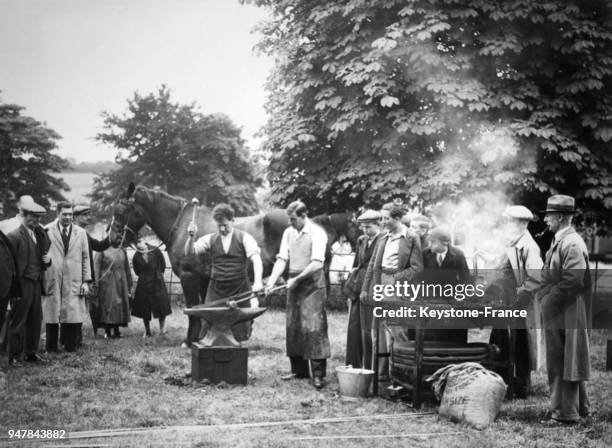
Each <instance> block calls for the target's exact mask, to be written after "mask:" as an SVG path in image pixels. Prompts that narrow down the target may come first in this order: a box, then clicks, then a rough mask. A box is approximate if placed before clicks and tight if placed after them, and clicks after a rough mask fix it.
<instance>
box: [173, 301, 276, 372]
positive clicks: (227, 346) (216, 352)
mask: <svg viewBox="0 0 612 448" xmlns="http://www.w3.org/2000/svg"><path fill="white" fill-rule="evenodd" d="M265 311H266V309H265V308H231V307H206V305H200V306H198V307H194V308H188V309H186V310H185V311H184V312H185V314H188V315H190V316H196V317H199V318H201V319H204V320H206V321H207V322H208V324H209V325H210V329H209V330H208V332H207V333H206V336H205V337H204V338H203V339H202V340H201V341H200V342H199V343H194V344H193V346H192V349H191V378H192V379H193V380H195V381H201V380H203V379H208V380H209V381H211V382H212V383H219V382H221V381H225V382H226V383H229V384H246V383H247V376H248V375H247V372H248V356H249V350H248V348H246V347H241V346H240V343H239V342H238V341H236V339H235V338H234V335H233V334H232V326H233V325H235V324H237V323H240V322H246V321H249V320H253V319H255V318H256V317H257V316H259V315H261V314H263V313H264V312H265Z"/></svg>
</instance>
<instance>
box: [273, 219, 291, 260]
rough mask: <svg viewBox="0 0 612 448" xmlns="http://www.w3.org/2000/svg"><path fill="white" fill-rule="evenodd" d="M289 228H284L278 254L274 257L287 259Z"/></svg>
mask: <svg viewBox="0 0 612 448" xmlns="http://www.w3.org/2000/svg"><path fill="white" fill-rule="evenodd" d="M289 230H291V227H288V228H286V229H285V231H284V232H283V237H282V238H281V244H280V249H279V250H278V254H277V255H276V258H279V259H281V260H284V261H289Z"/></svg>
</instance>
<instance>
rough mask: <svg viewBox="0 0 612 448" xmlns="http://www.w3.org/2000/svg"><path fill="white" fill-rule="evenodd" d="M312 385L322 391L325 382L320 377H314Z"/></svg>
mask: <svg viewBox="0 0 612 448" xmlns="http://www.w3.org/2000/svg"><path fill="white" fill-rule="evenodd" d="M312 384H313V385H314V387H315V388H316V389H323V388H324V387H325V380H324V379H323V378H321V377H320V376H315V377H314V379H313V381H312Z"/></svg>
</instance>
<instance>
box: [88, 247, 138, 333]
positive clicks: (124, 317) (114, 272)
mask: <svg viewBox="0 0 612 448" xmlns="http://www.w3.org/2000/svg"><path fill="white" fill-rule="evenodd" d="M94 260H95V261H94V267H95V273H96V277H97V279H98V294H97V297H96V299H95V300H96V303H97V305H98V315H97V317H98V322H97V323H98V325H101V324H106V325H127V323H128V322H129V321H130V301H129V296H130V294H131V290H132V272H131V270H130V263H129V261H128V258H127V254H126V253H125V250H124V249H120V248H114V247H111V248H108V249H106V250H105V251H104V252H100V253H98V254H96V256H95V259H94Z"/></svg>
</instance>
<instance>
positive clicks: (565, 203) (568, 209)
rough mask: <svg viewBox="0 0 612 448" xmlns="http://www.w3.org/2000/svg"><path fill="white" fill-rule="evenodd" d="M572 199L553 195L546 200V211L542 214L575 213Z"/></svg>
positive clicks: (562, 195) (566, 196)
mask: <svg viewBox="0 0 612 448" xmlns="http://www.w3.org/2000/svg"><path fill="white" fill-rule="evenodd" d="M575 212H576V209H575V201H574V198H573V197H571V196H568V195H565V194H555V195H553V196H551V197H549V198H548V201H547V202H546V210H542V213H575Z"/></svg>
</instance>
